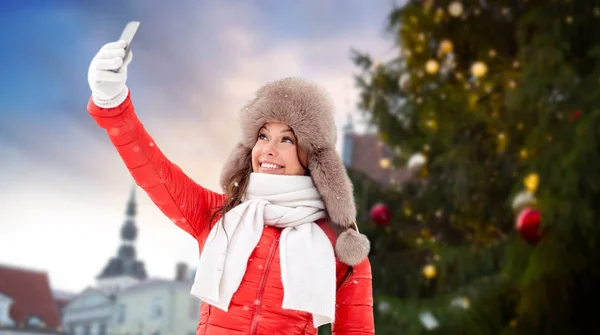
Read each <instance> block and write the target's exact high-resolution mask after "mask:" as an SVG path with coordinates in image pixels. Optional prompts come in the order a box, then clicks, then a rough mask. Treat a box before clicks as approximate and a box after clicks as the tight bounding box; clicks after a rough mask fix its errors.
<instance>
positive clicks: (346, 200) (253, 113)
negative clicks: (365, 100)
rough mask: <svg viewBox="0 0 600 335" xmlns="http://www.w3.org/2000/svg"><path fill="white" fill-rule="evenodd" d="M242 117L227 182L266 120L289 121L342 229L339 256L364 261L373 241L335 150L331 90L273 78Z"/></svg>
mask: <svg viewBox="0 0 600 335" xmlns="http://www.w3.org/2000/svg"><path fill="white" fill-rule="evenodd" d="M240 121H241V128H242V139H241V141H240V143H238V144H237V145H236V147H235V149H234V150H233V152H232V153H231V154H230V156H229V159H228V160H227V162H226V163H225V167H224V169H223V171H222V173H221V178H220V181H221V185H222V186H223V188H224V189H226V188H227V185H229V183H231V182H233V180H232V177H233V174H234V173H235V171H238V170H240V169H241V168H243V167H245V166H247V164H248V159H250V158H249V157H250V155H251V152H252V148H253V147H254V145H255V144H256V139H257V136H258V132H259V130H260V128H261V127H262V126H263V125H264V124H265V123H268V122H281V123H285V124H287V125H288V126H289V127H290V128H292V130H293V131H294V134H295V135H296V138H297V141H298V146H300V148H302V149H303V150H305V151H306V152H307V153H308V156H309V163H308V169H309V170H310V175H311V177H312V179H313V183H314V184H315V186H316V188H317V190H318V191H319V193H320V194H321V197H322V198H323V202H324V203H325V207H326V210H327V214H328V217H329V221H330V222H331V223H332V224H333V225H334V227H336V228H338V229H337V230H338V231H342V232H341V234H340V235H339V236H338V239H337V241H336V245H335V251H336V255H337V257H338V259H339V260H340V261H341V262H343V263H345V264H348V265H351V266H354V265H357V264H358V263H360V262H361V261H363V260H364V259H365V258H366V257H367V255H368V253H369V249H370V243H369V240H368V239H367V237H366V236H364V235H363V234H360V233H359V232H358V227H357V225H356V205H355V203H354V195H353V189H352V183H351V181H350V178H349V177H348V175H347V173H346V169H345V168H344V165H343V163H342V161H341V159H340V157H339V155H338V154H337V153H336V151H335V144H336V140H337V130H336V126H335V119H334V109H333V106H332V104H331V102H330V99H329V97H328V95H327V93H326V92H325V91H324V90H323V89H322V88H320V87H318V86H317V85H315V84H314V83H311V82H308V81H306V80H303V79H299V78H284V79H280V80H277V81H274V82H270V83H268V84H266V85H265V86H263V87H261V88H260V89H259V90H258V91H257V93H256V97H255V98H254V99H253V100H252V101H250V103H248V104H247V105H246V106H245V107H244V108H243V109H242V114H241V118H240Z"/></svg>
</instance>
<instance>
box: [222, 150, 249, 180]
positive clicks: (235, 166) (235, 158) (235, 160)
mask: <svg viewBox="0 0 600 335" xmlns="http://www.w3.org/2000/svg"><path fill="white" fill-rule="evenodd" d="M251 157H252V150H251V149H248V148H246V147H245V146H244V145H243V144H242V143H241V142H240V143H238V144H237V145H236V146H235V148H234V149H233V151H232V152H231V154H229V157H228V158H227V160H226V161H225V165H224V166H223V171H222V172H221V177H220V178H219V182H220V184H221V188H222V189H223V190H224V191H227V186H228V184H229V183H231V182H232V178H233V175H234V174H235V173H236V172H238V171H239V170H241V169H243V168H245V167H246V166H247V165H248V164H249V162H251Z"/></svg>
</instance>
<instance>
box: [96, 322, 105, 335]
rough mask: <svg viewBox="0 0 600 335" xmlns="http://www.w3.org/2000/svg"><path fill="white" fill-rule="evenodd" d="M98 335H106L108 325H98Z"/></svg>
mask: <svg viewBox="0 0 600 335" xmlns="http://www.w3.org/2000/svg"><path fill="white" fill-rule="evenodd" d="M98 335H106V323H105V322H101V323H100V324H99V325H98Z"/></svg>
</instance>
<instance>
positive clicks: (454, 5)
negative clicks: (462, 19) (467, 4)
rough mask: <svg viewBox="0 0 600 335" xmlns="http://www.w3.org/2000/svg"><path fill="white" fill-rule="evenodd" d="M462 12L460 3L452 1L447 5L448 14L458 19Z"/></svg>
mask: <svg viewBox="0 0 600 335" xmlns="http://www.w3.org/2000/svg"><path fill="white" fill-rule="evenodd" d="M463 11H464V8H463V4H462V3H461V2H460V1H452V2H451V3H450V5H448V13H450V15H452V16H454V17H459V16H461V15H462V13H463Z"/></svg>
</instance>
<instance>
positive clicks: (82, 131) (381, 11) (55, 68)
mask: <svg viewBox="0 0 600 335" xmlns="http://www.w3.org/2000/svg"><path fill="white" fill-rule="evenodd" d="M401 2H402V0H396V1H394V0H377V1H361V0H328V1H323V0H308V1H274V0H254V1H241V0H228V1H207V0H201V1H197V0H196V1H193V0H180V1H177V2H174V1H173V2H171V5H169V4H168V2H166V1H147V0H127V1H126V0H104V1H74V0H72V1H67V0H60V1H59V0H54V1H50V0H49V1H35V0H4V1H3V2H2V4H1V5H0V45H2V50H3V51H2V52H0V70H1V73H2V76H3V78H2V80H1V81H0V157H1V158H0V161H1V162H2V163H1V164H0V264H1V265H10V266H19V267H24V268H29V269H33V270H39V271H45V272H47V273H48V276H49V278H50V284H51V286H52V288H53V289H55V290H63V291H69V292H73V293H77V292H80V291H82V290H83V289H85V288H86V287H88V286H93V285H95V277H96V276H97V275H98V274H99V273H100V272H101V271H102V269H103V267H104V266H105V265H106V263H107V262H108V260H109V259H110V258H111V257H114V256H115V255H116V252H117V249H118V247H119V245H120V237H119V231H120V228H121V226H122V224H123V222H124V220H125V209H126V203H127V200H128V198H129V195H130V190H131V188H132V187H133V186H134V184H133V179H132V178H131V176H130V175H129V172H128V171H127V170H126V168H125V166H124V164H123V163H122V161H121V160H120V158H119V156H118V154H117V152H116V150H115V149H114V148H113V146H112V145H111V144H110V142H109V140H108V137H107V136H106V133H105V132H104V130H102V129H100V128H99V127H98V126H97V125H96V123H95V122H94V121H93V119H92V118H91V117H90V116H89V115H88V114H87V111H86V105H87V102H88V99H89V97H90V90H89V86H88V83H87V70H88V66H89V62H90V61H91V59H92V58H93V56H94V55H95V54H96V52H97V51H98V49H99V48H100V47H101V46H102V45H103V44H105V43H108V42H111V41H114V40H116V39H118V37H119V35H120V33H121V30H122V28H123V27H124V26H125V24H126V22H128V21H130V20H137V21H140V22H141V25H140V29H139V30H138V34H137V35H136V37H135V39H134V42H133V44H132V47H131V48H132V52H133V61H132V63H131V64H130V66H129V68H128V80H127V85H128V87H129V88H130V89H131V95H132V100H133V103H134V105H135V107H136V113H137V114H138V117H139V118H140V119H141V121H142V123H143V124H144V126H145V127H146V129H147V130H148V132H149V133H150V134H151V136H152V137H153V138H154V140H155V142H156V144H157V145H158V146H159V148H160V149H161V150H162V151H163V152H164V153H165V155H166V156H167V157H168V158H169V159H170V160H172V161H173V162H174V163H176V164H177V165H179V166H180V167H181V168H182V169H183V170H184V171H185V172H186V173H187V174H188V175H189V176H190V177H191V178H192V179H194V180H195V181H196V182H197V183H199V184H201V185H203V186H205V187H207V188H209V189H212V190H215V191H220V189H219V187H218V184H217V181H218V177H219V174H220V172H221V168H222V165H223V163H224V161H225V159H226V158H227V156H228V155H229V152H230V150H231V149H232V148H233V146H234V145H235V143H236V142H237V140H238V139H239V128H238V123H237V122H238V119H237V116H238V112H239V110H240V109H241V108H242V106H243V105H244V104H245V103H246V102H247V101H249V100H250V99H251V98H252V96H253V94H254V92H255V91H256V90H257V89H258V88H259V87H260V86H262V85H263V84H265V83H266V82H268V81H270V80H274V79H277V78H281V77H286V76H300V77H304V78H307V79H310V80H314V81H316V82H318V83H319V84H321V85H322V86H324V87H325V88H326V89H327V90H328V91H329V93H330V94H331V96H332V99H333V102H334V105H335V107H336V113H337V114H336V120H337V123H338V128H339V131H338V134H339V133H340V132H341V127H342V126H343V124H344V122H345V121H346V118H347V115H348V114H349V113H350V114H352V115H353V116H354V119H355V120H357V119H360V112H359V111H357V109H356V107H355V106H356V102H357V99H358V92H357V91H356V89H355V88H354V83H353V78H352V76H353V74H354V73H356V72H357V71H358V68H357V67H356V66H355V65H354V64H353V63H352V60H351V58H350V51H351V49H357V50H360V51H366V52H369V53H370V54H371V55H372V56H373V57H375V58H378V59H379V58H381V59H384V58H388V57H391V56H393V54H394V53H395V52H396V51H395V48H394V43H393V38H392V37H391V36H389V34H387V33H386V31H385V19H386V15H387V14H388V12H389V11H390V10H391V8H392V7H393V6H394V5H398V4H399V3H401ZM175 3H176V5H174V4H175ZM358 128H359V129H360V125H359V126H358ZM340 142H341V141H339V139H338V150H341V147H340V145H339V143H340ZM136 200H137V203H138V215H137V217H136V223H137V226H138V238H137V241H136V250H137V255H138V258H139V259H141V260H143V261H144V263H145V266H146V270H147V272H148V274H149V275H150V276H151V277H160V278H173V277H174V275H175V264H176V263H177V262H185V263H187V264H189V265H190V266H192V267H193V266H195V264H196V262H197V258H198V247H197V243H196V241H194V240H193V238H192V237H191V236H190V235H188V234H187V233H185V232H184V231H182V230H181V229H179V228H177V227H176V226H175V225H174V224H173V223H172V222H171V221H170V220H169V219H168V218H167V217H166V216H164V215H163V214H162V213H161V212H160V211H159V210H158V209H157V208H156V206H155V205H154V204H153V203H152V202H151V201H150V199H149V198H148V196H147V195H146V194H145V193H144V191H143V190H142V189H141V188H139V187H137V188H136Z"/></svg>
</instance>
